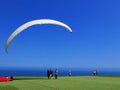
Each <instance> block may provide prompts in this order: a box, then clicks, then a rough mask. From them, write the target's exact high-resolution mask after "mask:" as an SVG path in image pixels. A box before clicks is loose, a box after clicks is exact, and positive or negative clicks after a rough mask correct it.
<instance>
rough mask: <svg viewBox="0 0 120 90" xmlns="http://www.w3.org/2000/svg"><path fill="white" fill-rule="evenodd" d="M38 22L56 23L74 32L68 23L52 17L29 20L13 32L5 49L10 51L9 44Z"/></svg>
mask: <svg viewBox="0 0 120 90" xmlns="http://www.w3.org/2000/svg"><path fill="white" fill-rule="evenodd" d="M36 24H54V25H58V26H62V27H64V28H66V29H67V30H69V32H72V29H71V28H70V27H69V26H68V25H66V24H64V23H62V22H59V21H56V20H51V19H39V20H33V21H30V22H27V23H25V24H23V25H21V26H20V27H18V28H17V29H16V30H15V31H14V32H13V33H12V34H11V36H10V37H9V38H8V40H7V42H6V44H5V51H6V52H8V47H9V44H10V43H11V41H12V40H13V39H14V38H15V37H16V36H17V35H18V34H19V33H20V32H22V31H24V30H25V29H26V28H28V27H30V26H33V25H36Z"/></svg>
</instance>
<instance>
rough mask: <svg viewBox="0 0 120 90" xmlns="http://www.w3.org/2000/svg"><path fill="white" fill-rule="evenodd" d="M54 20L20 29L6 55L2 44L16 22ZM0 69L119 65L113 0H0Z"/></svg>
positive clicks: (118, 4) (118, 10) (119, 33)
mask: <svg viewBox="0 0 120 90" xmlns="http://www.w3.org/2000/svg"><path fill="white" fill-rule="evenodd" d="M35 19H55V20H58V21H61V22H64V23H66V24H67V25H69V26H70V27H71V28H72V30H73V34H70V33H68V31H67V30H66V29H65V28H63V27H59V26H55V25H35V26H32V27H30V28H28V29H26V30H25V31H23V32H22V33H20V34H19V35H18V36H17V37H16V38H15V39H14V40H13V41H12V43H11V44H10V46H9V53H8V54H6V53H5V50H4V45H5V43H6V41H7V39H8V37H9V36H10V34H11V33H12V32H13V31H14V30H15V29H16V28H18V27H19V26H20V25H22V24H24V23H26V22H28V21H31V20H35ZM0 67H74V68H76V67H79V68H120V1H119V0H1V1H0Z"/></svg>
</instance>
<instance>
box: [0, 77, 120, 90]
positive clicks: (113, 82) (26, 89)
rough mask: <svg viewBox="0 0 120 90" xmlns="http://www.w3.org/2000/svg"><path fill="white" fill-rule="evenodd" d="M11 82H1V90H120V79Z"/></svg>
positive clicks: (67, 78) (38, 79) (25, 80)
mask: <svg viewBox="0 0 120 90" xmlns="http://www.w3.org/2000/svg"><path fill="white" fill-rule="evenodd" d="M15 79H16V80H13V81H11V82H0V90H120V77H102V76H100V77H99V76H98V77H94V76H79V77H78V76H77V77H76V76H75V77H58V79H57V80H55V79H54V78H52V79H47V77H15Z"/></svg>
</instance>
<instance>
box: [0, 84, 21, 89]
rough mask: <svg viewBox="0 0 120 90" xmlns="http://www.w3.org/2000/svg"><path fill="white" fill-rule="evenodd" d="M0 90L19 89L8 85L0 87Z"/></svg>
mask: <svg viewBox="0 0 120 90" xmlns="http://www.w3.org/2000/svg"><path fill="white" fill-rule="evenodd" d="M0 90H19V89H18V88H16V87H13V86H10V85H8V86H0Z"/></svg>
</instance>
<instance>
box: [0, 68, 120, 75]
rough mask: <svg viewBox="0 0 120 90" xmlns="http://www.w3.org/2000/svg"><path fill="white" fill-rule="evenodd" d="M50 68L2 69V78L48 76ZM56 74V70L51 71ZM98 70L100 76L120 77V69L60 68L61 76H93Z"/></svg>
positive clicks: (0, 70)
mask: <svg viewBox="0 0 120 90" xmlns="http://www.w3.org/2000/svg"><path fill="white" fill-rule="evenodd" d="M47 70H50V69H48V68H0V76H47ZM51 70H52V71H53V73H54V71H55V68H52V69H51ZM95 70H97V72H98V75H101V76H102V75H104V76H105V75H106V76H120V69H94V68H90V69H89V68H88V69H81V68H58V75H59V76H69V74H70V73H71V76H92V75H93V72H94V71H95Z"/></svg>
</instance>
